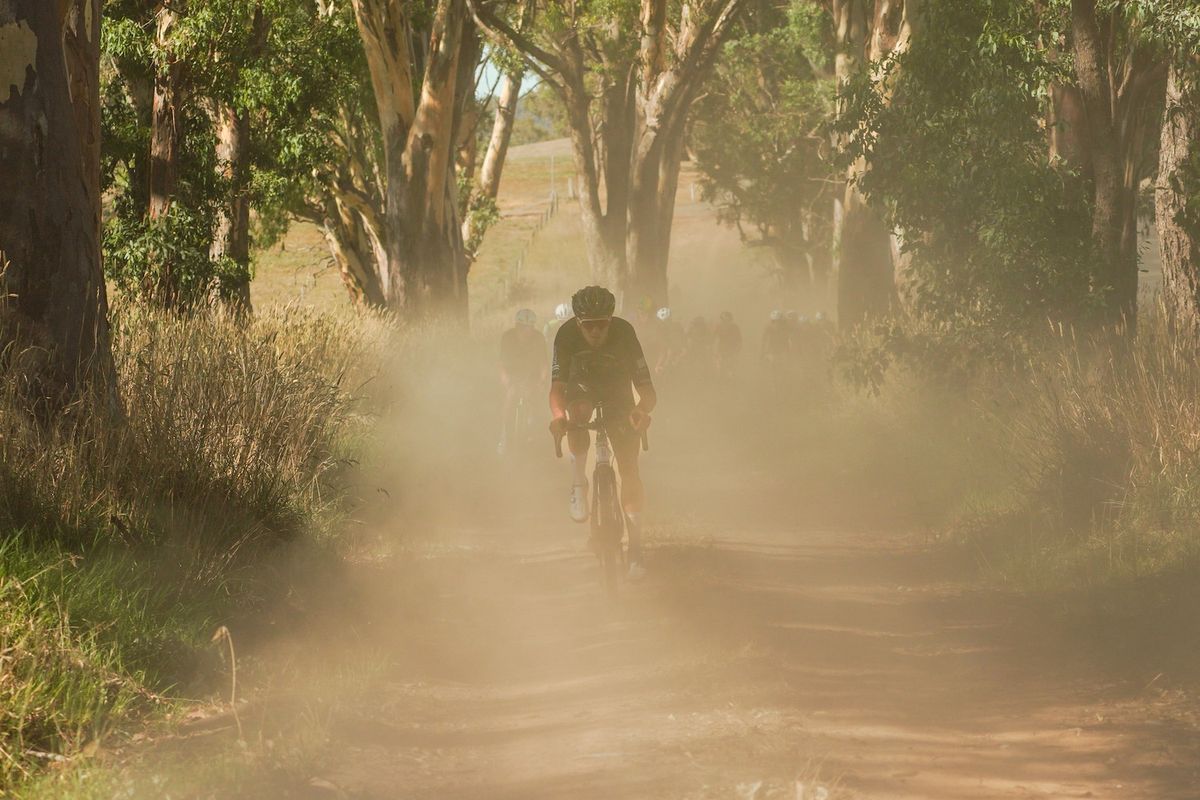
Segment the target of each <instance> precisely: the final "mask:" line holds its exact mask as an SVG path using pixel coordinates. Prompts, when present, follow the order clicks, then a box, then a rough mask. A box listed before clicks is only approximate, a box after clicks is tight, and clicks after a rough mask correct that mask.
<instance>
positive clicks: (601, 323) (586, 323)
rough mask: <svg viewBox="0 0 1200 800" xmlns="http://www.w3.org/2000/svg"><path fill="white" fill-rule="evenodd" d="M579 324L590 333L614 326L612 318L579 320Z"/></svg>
mask: <svg viewBox="0 0 1200 800" xmlns="http://www.w3.org/2000/svg"><path fill="white" fill-rule="evenodd" d="M579 324H580V325H581V326H582V327H584V328H587V329H588V330H589V331H602V330H604V329H605V328H607V327H608V326H609V325H611V324H612V318H611V317H605V318H603V319H581V320H579Z"/></svg>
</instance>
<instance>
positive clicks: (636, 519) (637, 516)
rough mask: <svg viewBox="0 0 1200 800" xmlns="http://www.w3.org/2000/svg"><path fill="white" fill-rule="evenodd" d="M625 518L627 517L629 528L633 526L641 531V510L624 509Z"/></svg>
mask: <svg viewBox="0 0 1200 800" xmlns="http://www.w3.org/2000/svg"><path fill="white" fill-rule="evenodd" d="M625 519H627V520H628V521H629V527H630V528H633V529H634V530H635V531H637V532H638V533H641V531H642V512H640V511H626V512H625Z"/></svg>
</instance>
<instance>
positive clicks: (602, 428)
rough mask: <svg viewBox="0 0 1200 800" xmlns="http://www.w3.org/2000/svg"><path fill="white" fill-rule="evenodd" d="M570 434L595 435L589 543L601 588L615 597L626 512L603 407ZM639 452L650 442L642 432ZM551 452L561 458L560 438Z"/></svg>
mask: <svg viewBox="0 0 1200 800" xmlns="http://www.w3.org/2000/svg"><path fill="white" fill-rule="evenodd" d="M570 427H571V429H573V430H586V431H595V433H596V466H595V467H594V468H593V469H592V512H591V516H590V517H589V521H590V523H591V541H592V543H593V548H594V550H595V553H596V557H597V558H598V559H599V560H600V568H601V571H602V572H603V575H604V586H605V588H606V589H607V590H608V594H609V596H610V597H615V596H616V594H617V588H618V585H619V582H620V576H621V573H622V571H623V570H624V569H626V568H628V559H627V556H628V553H627V551H626V549H625V542H624V539H625V529H626V524H625V510H624V509H623V508H622V507H621V487H620V485H619V483H618V481H617V471H616V469H614V468H613V451H612V446H611V445H610V444H609V440H608V425H607V422H606V420H605V418H604V403H603V402H598V403H596V410H595V412H594V414H593V416H592V419H591V420H589V421H588V422H585V423H576V424H573V425H571V426H570ZM641 438H642V450H649V449H650V440H649V437H647V435H646V433H645V431H643V432H642V436H641ZM554 452H555V454H556V455H557V456H558V457H559V458H562V455H563V451H562V438H561V437H555V439H554ZM629 545H630V547H631V548H634V549H636V548H638V547H640V545H641V542H635V541H630V543H629Z"/></svg>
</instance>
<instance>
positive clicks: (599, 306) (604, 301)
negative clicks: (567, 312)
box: [571, 286, 617, 319]
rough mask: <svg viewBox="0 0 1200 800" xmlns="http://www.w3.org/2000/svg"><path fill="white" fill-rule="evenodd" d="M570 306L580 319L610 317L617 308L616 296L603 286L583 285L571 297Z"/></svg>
mask: <svg viewBox="0 0 1200 800" xmlns="http://www.w3.org/2000/svg"><path fill="white" fill-rule="evenodd" d="M571 308H572V310H574V311H575V316H577V317H579V318H580V319H601V318H603V317H611V316H612V315H613V312H614V311H616V310H617V298H615V297H613V293H612V292H610V291H609V290H608V289H605V288H604V287H603V286H585V287H583V288H582V289H580V290H579V291H578V292H576V293H575V296H574V297H572V298H571Z"/></svg>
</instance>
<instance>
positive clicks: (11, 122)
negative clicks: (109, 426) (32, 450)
mask: <svg viewBox="0 0 1200 800" xmlns="http://www.w3.org/2000/svg"><path fill="white" fill-rule="evenodd" d="M99 74H100V0H66V1H65V2H59V3H48V2H45V0H0V175H4V177H5V183H6V188H5V190H4V191H3V192H0V256H2V257H3V258H4V260H6V261H7V264H8V266H7V269H6V271H5V273H4V292H5V295H6V298H5V301H4V304H3V307H2V308H0V337H2V338H3V342H4V344H6V345H8V344H15V345H16V347H17V348H18V351H17V352H23V355H24V356H27V357H23V358H21V359H20V361H21V362H22V363H20V364H19V365H18V366H19V368H25V369H28V370H29V374H27V375H26V378H27V380H28V382H29V386H30V389H31V390H32V391H33V392H34V393H35V394H34V396H35V399H36V400H38V401H41V402H43V403H46V404H48V405H49V406H50V407H56V406H58V405H60V404H61V403H63V402H65V401H68V400H70V399H71V398H73V397H77V396H79V395H81V394H82V393H84V390H85V387H87V386H96V387H101V390H102V392H103V394H104V396H106V397H107V398H108V399H109V401H110V404H115V399H116V395H115V381H114V379H113V365H112V355H111V352H110V349H109V332H108V322H107V301H106V298H105V288H104V280H103V276H102V272H101V266H100V208H101V206H100V148H99V142H100V116H99V114H100V111H99V96H100V84H99ZM22 347H25V348H28V349H25V350H23V351H22V350H20V348H22ZM28 356H31V357H28Z"/></svg>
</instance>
